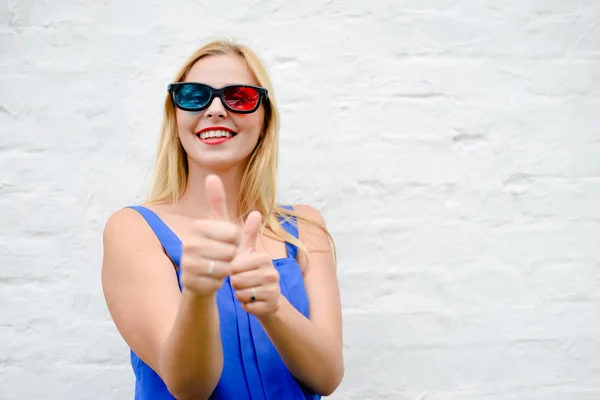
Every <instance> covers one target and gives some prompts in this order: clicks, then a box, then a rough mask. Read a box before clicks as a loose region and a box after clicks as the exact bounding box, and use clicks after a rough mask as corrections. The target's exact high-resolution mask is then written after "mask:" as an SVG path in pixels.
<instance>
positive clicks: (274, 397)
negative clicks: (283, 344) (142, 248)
mask: <svg viewBox="0 0 600 400" xmlns="http://www.w3.org/2000/svg"><path fill="white" fill-rule="evenodd" d="M129 208H133V209H135V210H136V211H138V212H139V213H140V214H141V215H142V216H143V217H144V219H145V220H146V222H147V223H148V224H149V225H150V227H151V228H152V230H153V231H154V233H155V234H156V236H157V237H158V239H159V240H160V242H161V244H162V246H163V248H164V249H165V252H166V253H167V255H168V256H169V257H170V258H171V260H172V261H173V263H174V264H175V265H177V266H178V267H179V262H180V260H181V241H180V240H179V238H178V237H177V236H176V235H175V233H174V232H173V231H172V230H171V229H170V228H169V227H168V226H167V225H166V224H165V223H164V222H163V221H162V220H161V219H160V218H159V217H158V215H156V214H155V213H154V212H152V211H151V210H149V209H147V208H145V207H142V206H131V207H129ZM286 208H287V209H291V207H286ZM280 221H281V223H282V226H283V228H284V229H285V230H286V231H288V232H289V233H290V234H292V235H294V236H295V237H298V228H297V227H296V226H294V225H293V224H292V223H290V222H289V221H285V220H281V219H280ZM286 249H287V257H286V258H280V259H277V260H273V263H274V265H275V268H277V271H278V272H279V276H280V287H281V294H282V295H283V296H285V297H286V298H287V300H288V301H289V302H290V303H291V304H292V305H293V306H294V307H295V308H296V309H297V310H298V311H299V312H301V313H302V314H304V316H306V317H307V318H308V310H309V308H308V298H307V296H306V291H305V288H304V281H303V279H302V272H301V271H300V267H299V265H298V263H297V261H296V255H297V253H298V248H297V247H296V246H294V245H292V244H291V243H286ZM176 273H177V281H178V282H179V289H180V290H181V280H180V273H181V269H179V268H178V270H177V272H176ZM234 293H235V292H234V289H233V288H232V287H231V283H230V281H229V278H227V279H226V280H225V282H224V284H223V286H222V287H221V288H220V289H219V291H218V292H217V307H218V310H219V316H220V327H221V340H222V343H223V357H224V364H223V371H222V374H221V378H220V380H219V383H218V384H217V386H216V388H215V390H214V392H213V393H212V395H211V396H210V398H209V399H212V400H288V399H289V400H307V399H311V400H317V399H320V398H321V396H320V395H318V394H315V393H312V392H311V391H310V390H309V389H307V388H306V387H305V386H304V385H302V384H301V383H300V382H299V381H297V380H296V379H295V378H294V377H293V376H292V374H291V373H290V372H289V371H288V369H287V368H286V366H285V364H284V363H283V361H282V359H281V357H280V356H279V353H278V352H277V350H276V349H275V346H273V343H272V342H271V340H270V339H269V338H268V336H267V334H266V333H265V331H264V329H263V327H262V325H261V324H260V322H259V321H258V319H257V318H256V317H255V316H253V315H251V314H248V313H247V312H246V311H244V309H243V308H242V306H241V304H240V302H239V301H238V300H237V299H236V298H235V295H234ZM130 356H131V365H132V367H133V372H134V374H135V397H134V399H135V400H167V399H168V400H173V399H175V397H173V396H172V395H171V394H170V393H169V391H168V390H167V387H166V385H165V383H164V382H163V381H162V379H161V378H160V376H159V375H158V374H157V373H156V372H154V370H152V368H150V367H149V366H148V365H147V364H146V363H145V362H144V361H142V360H141V359H140V358H139V357H138V356H137V355H136V354H135V353H134V352H133V350H131V351H130Z"/></svg>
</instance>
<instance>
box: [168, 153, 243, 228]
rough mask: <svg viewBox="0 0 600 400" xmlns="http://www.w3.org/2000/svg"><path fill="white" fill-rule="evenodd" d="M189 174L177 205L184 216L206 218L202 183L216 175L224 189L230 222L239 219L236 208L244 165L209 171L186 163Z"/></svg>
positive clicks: (191, 163)
mask: <svg viewBox="0 0 600 400" xmlns="http://www.w3.org/2000/svg"><path fill="white" fill-rule="evenodd" d="M188 163H189V164H188V165H189V172H188V182H187V188H186V189H185V191H184V193H183V194H182V195H181V197H180V198H179V201H178V204H179V205H180V206H181V207H182V208H183V209H185V210H186V214H188V215H190V216H193V217H196V218H208V217H209V216H210V207H209V204H208V201H207V199H206V189H205V186H204V181H205V179H206V177H207V176H208V175H217V176H218V177H219V178H220V179H221V181H222V182H223V187H224V188H225V199H226V201H227V211H228V213H229V217H230V218H231V219H232V220H236V219H238V218H239V210H238V207H237V203H238V197H239V193H240V187H241V182H242V175H243V173H244V167H245V166H244V165H239V166H236V167H234V168H230V169H226V170H211V169H208V168H205V167H201V166H199V165H198V164H196V163H194V162H193V161H191V160H189V161H188Z"/></svg>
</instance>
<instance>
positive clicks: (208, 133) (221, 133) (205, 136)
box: [199, 131, 231, 139]
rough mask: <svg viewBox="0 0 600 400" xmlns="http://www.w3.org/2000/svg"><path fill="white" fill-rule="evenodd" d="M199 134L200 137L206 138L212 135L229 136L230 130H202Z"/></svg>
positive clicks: (212, 136)
mask: <svg viewBox="0 0 600 400" xmlns="http://www.w3.org/2000/svg"><path fill="white" fill-rule="evenodd" d="M199 136H200V139H208V138H214V137H231V132H227V131H208V132H202V133H201V134H200V135H199Z"/></svg>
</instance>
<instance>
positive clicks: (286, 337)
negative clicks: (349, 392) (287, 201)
mask: <svg viewBox="0 0 600 400" xmlns="http://www.w3.org/2000/svg"><path fill="white" fill-rule="evenodd" d="M295 210H296V212H297V213H298V214H299V215H302V216H306V217H307V218H310V219H312V220H315V221H317V222H319V223H320V224H322V226H325V222H324V220H323V217H322V216H321V214H320V213H319V212H318V211H317V210H315V209H314V208H312V207H309V206H297V207H295ZM298 221H299V232H300V240H301V241H302V242H303V243H304V244H305V245H306V246H307V248H308V253H309V256H308V259H306V258H305V257H304V256H303V255H301V256H300V258H299V261H298V262H299V264H300V266H301V268H303V270H304V284H305V287H306V293H307V296H308V300H309V304H310V320H308V319H306V318H305V317H304V315H302V314H301V313H300V312H298V311H297V310H296V309H295V308H294V307H293V306H292V305H291V304H290V303H289V302H288V301H287V299H285V298H284V297H283V296H281V298H280V306H279V310H278V311H277V312H275V313H274V314H271V315H270V316H268V317H261V318H260V321H261V323H262V325H263V327H264V329H265V331H266V332H267V334H268V335H269V338H270V339H271V341H272V342H273V344H274V345H275V347H276V348H277V350H278V352H279V354H280V355H281V358H282V359H283V361H284V363H285V364H286V366H287V367H288V369H289V370H290V372H291V373H292V374H293V375H294V376H295V377H296V378H297V379H298V380H300V381H302V382H303V383H304V384H305V385H306V386H308V387H310V388H312V389H313V390H314V391H316V392H318V393H320V394H322V395H325V396H328V395H330V394H331V393H333V392H334V391H335V389H336V388H337V387H338V386H339V384H340V383H341V381H342V378H343V375H344V361H343V349H342V316H341V304H340V294H339V288H338V283H337V276H336V269H335V264H334V259H333V249H332V248H331V244H330V242H329V238H328V236H327V235H326V234H325V233H324V232H323V231H322V230H321V229H320V228H319V227H316V226H314V225H313V224H310V223H305V222H303V221H301V220H300V219H299V220H298ZM307 261H309V262H308V265H307Z"/></svg>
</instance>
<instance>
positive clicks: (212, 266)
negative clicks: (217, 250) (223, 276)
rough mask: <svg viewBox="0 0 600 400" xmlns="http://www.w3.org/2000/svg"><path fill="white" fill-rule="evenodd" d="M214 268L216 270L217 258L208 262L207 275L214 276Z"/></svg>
mask: <svg viewBox="0 0 600 400" xmlns="http://www.w3.org/2000/svg"><path fill="white" fill-rule="evenodd" d="M214 270H215V260H210V261H209V262H208V270H207V271H206V275H208V276H212V274H213V271H214Z"/></svg>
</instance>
